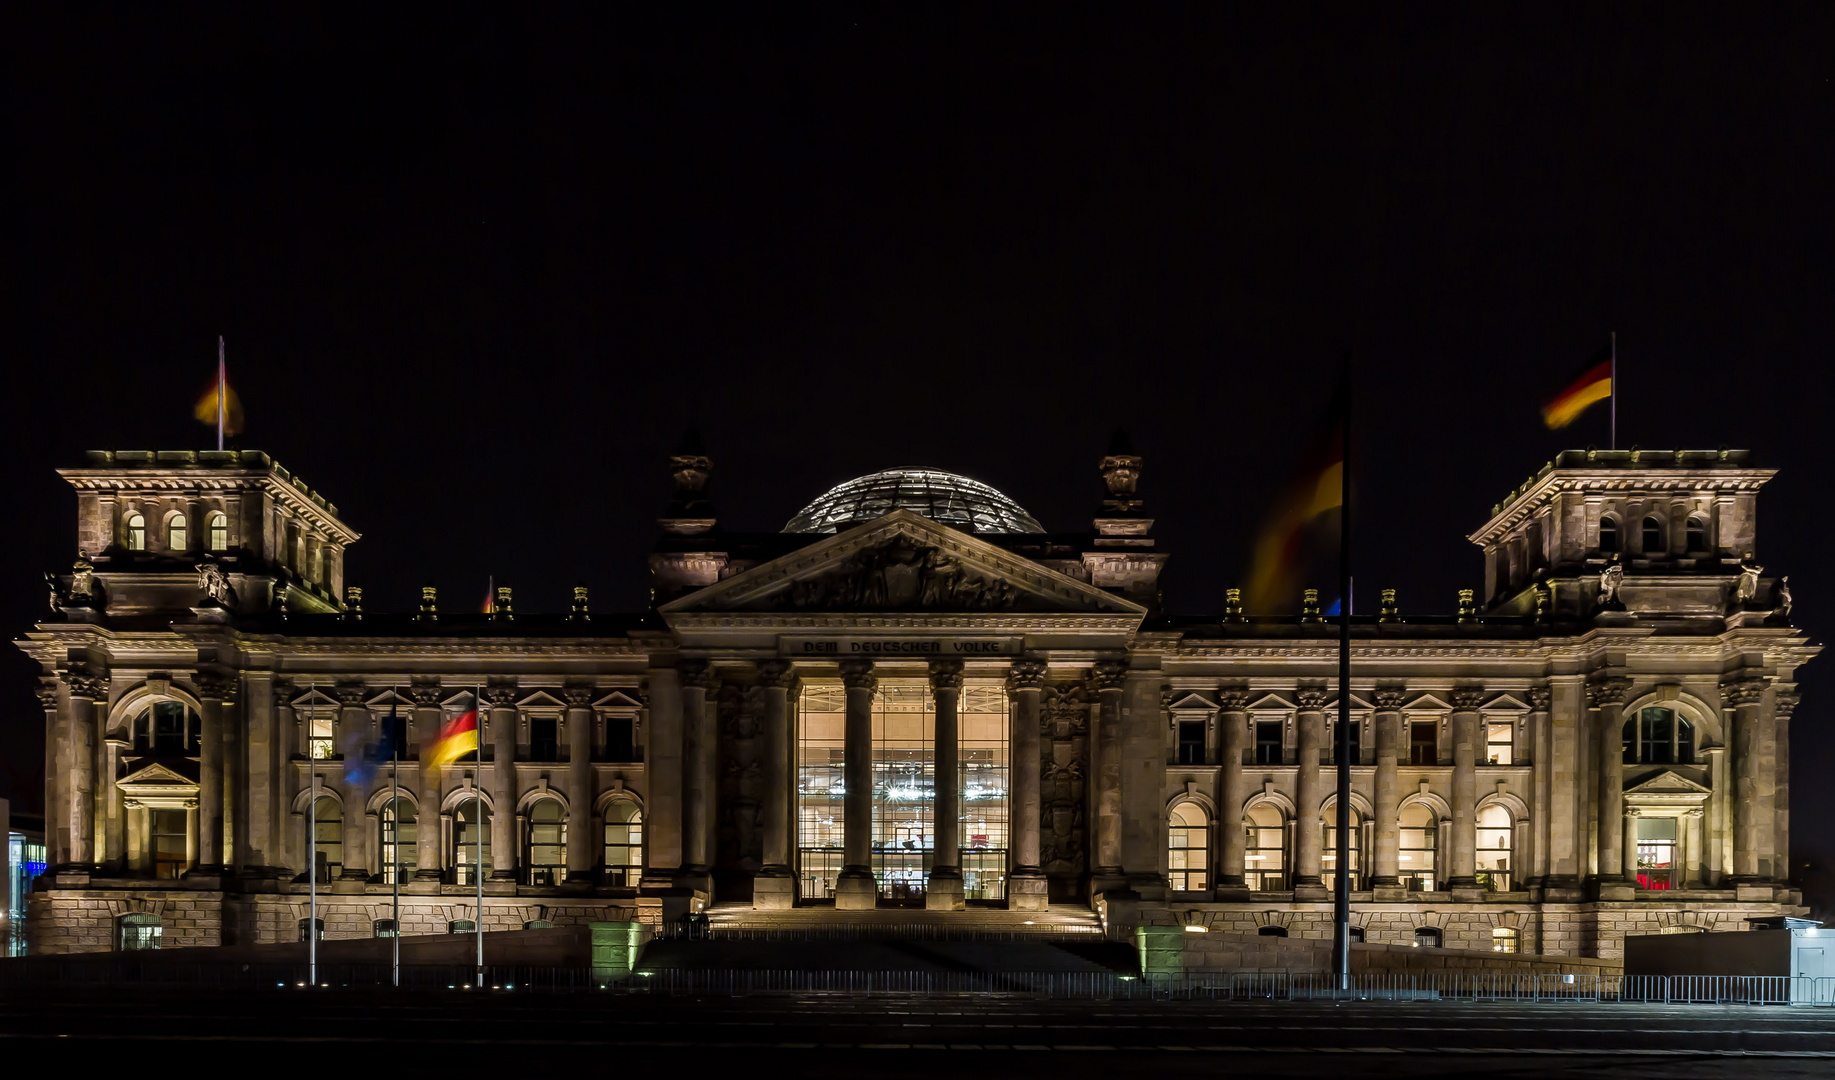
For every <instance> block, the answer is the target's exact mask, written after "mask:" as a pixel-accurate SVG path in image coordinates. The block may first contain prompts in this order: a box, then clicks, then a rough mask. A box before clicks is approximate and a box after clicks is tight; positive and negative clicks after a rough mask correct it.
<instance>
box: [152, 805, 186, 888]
mask: <svg viewBox="0 0 1835 1080" xmlns="http://www.w3.org/2000/svg"><path fill="white" fill-rule="evenodd" d="M147 839H148V840H149V841H151V846H152V849H153V876H154V877H156V878H159V879H160V880H162V881H170V880H172V879H174V878H177V877H180V876H182V875H183V874H184V873H185V871H186V870H189V869H190V868H191V860H189V859H188V858H186V857H185V853H186V850H187V847H188V845H187V843H186V841H187V839H188V836H187V830H186V828H185V812H184V811H183V810H158V809H148V810H147Z"/></svg>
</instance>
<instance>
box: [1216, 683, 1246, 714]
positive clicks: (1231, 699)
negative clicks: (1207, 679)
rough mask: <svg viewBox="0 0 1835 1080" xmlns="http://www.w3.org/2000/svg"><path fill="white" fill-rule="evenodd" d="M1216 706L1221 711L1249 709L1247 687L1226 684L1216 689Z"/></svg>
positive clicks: (1243, 710)
mask: <svg viewBox="0 0 1835 1080" xmlns="http://www.w3.org/2000/svg"><path fill="white" fill-rule="evenodd" d="M1217 708H1218V709H1220V710H1222V711H1223V712H1247V711H1248V710H1249V688H1248V687H1246V686H1226V687H1224V688H1223V689H1221V690H1219V691H1217Z"/></svg>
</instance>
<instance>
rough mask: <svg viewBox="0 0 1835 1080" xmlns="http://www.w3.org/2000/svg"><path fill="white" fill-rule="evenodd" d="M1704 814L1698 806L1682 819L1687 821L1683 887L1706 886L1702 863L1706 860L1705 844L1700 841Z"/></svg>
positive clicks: (1700, 887) (1701, 887) (1698, 887)
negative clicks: (1686, 851)
mask: <svg viewBox="0 0 1835 1080" xmlns="http://www.w3.org/2000/svg"><path fill="white" fill-rule="evenodd" d="M1705 817H1706V814H1705V813H1704V812H1703V811H1702V809H1701V808H1700V807H1696V808H1695V809H1693V810H1690V811H1688V812H1687V813H1685V814H1684V815H1683V820H1685V821H1686V822H1687V823H1688V830H1687V835H1686V841H1685V842H1686V843H1687V844H1688V862H1687V864H1686V868H1685V869H1684V870H1683V877H1682V887H1683V888H1685V889H1703V888H1706V887H1707V882H1706V876H1705V875H1704V873H1703V869H1702V864H1703V863H1704V862H1705V861H1706V859H1705V855H1706V852H1707V846H1706V845H1705V844H1703V843H1702V839H1701V833H1702V828H1701V825H1702V821H1703V819H1704V818H1705Z"/></svg>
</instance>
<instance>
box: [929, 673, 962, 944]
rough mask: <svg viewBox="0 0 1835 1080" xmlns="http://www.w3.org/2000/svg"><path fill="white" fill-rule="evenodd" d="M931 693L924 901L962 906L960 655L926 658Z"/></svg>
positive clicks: (940, 907)
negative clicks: (932, 723)
mask: <svg viewBox="0 0 1835 1080" xmlns="http://www.w3.org/2000/svg"><path fill="white" fill-rule="evenodd" d="M930 695H931V701H932V702H933V704H934V705H935V708H936V714H935V715H936V731H935V734H934V737H933V738H932V741H931V745H932V748H933V749H932V755H931V776H932V782H931V792H932V795H931V813H932V815H933V821H934V825H933V827H932V829H931V853H930V875H929V877H928V879H927V880H926V881H925V884H924V907H925V908H926V909H928V910H930V911H961V910H962V909H963V907H964V904H963V899H962V895H963V884H962V719H961V715H960V713H959V711H958V708H959V705H960V703H961V699H962V661H961V660H958V659H955V658H953V657H950V658H945V659H938V660H932V661H931V662H930Z"/></svg>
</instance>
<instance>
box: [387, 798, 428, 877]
mask: <svg viewBox="0 0 1835 1080" xmlns="http://www.w3.org/2000/svg"><path fill="white" fill-rule="evenodd" d="M419 836H420V823H419V822H418V821H417V820H416V818H415V811H414V804H413V803H411V802H409V801H408V800H407V799H403V798H395V799H391V800H390V801H389V802H387V803H384V804H383V807H382V882H383V884H385V885H392V884H395V883H396V882H401V881H412V880H413V879H414V870H415V867H416V866H417V865H418V864H419V861H420V852H419V850H418V847H417V844H416V841H417V840H418V838H419Z"/></svg>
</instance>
